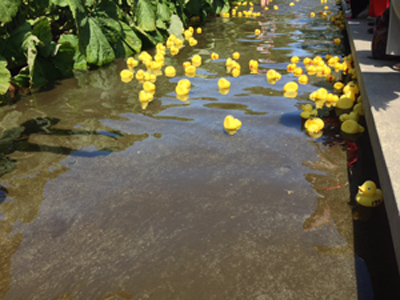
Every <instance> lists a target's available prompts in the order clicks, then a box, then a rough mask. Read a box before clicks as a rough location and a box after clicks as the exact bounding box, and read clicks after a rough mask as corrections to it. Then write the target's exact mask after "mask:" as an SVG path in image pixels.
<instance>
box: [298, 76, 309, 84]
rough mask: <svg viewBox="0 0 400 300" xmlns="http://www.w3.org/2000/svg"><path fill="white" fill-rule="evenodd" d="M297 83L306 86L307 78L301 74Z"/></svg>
mask: <svg viewBox="0 0 400 300" xmlns="http://www.w3.org/2000/svg"><path fill="white" fill-rule="evenodd" d="M298 82H299V83H300V84H307V83H308V76H307V75H305V74H303V75H300V76H299V79H298Z"/></svg>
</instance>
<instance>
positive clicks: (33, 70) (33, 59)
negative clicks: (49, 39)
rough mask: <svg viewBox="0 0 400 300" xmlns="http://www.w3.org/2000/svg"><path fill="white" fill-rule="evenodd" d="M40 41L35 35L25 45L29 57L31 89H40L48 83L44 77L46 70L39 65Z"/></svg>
mask: <svg viewBox="0 0 400 300" xmlns="http://www.w3.org/2000/svg"><path fill="white" fill-rule="evenodd" d="M39 43H40V40H39V39H38V38H37V37H36V36H35V35H30V36H29V37H28V38H27V39H26V40H25V41H24V44H23V47H24V48H26V49H27V56H28V59H27V61H28V67H29V79H30V87H31V88H35V87H40V86H43V85H45V84H46V83H47V80H46V78H45V76H44V70H43V69H42V67H41V65H40V64H38V59H37V58H38V50H37V48H36V46H37V45H39Z"/></svg>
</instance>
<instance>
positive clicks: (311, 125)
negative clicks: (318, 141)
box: [304, 117, 325, 134]
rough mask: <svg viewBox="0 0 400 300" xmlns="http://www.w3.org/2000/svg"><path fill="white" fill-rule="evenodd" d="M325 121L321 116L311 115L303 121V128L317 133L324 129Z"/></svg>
mask: <svg viewBox="0 0 400 300" xmlns="http://www.w3.org/2000/svg"><path fill="white" fill-rule="evenodd" d="M324 126H325V123H324V121H323V120H322V119H321V118H318V117H311V118H309V119H308V120H307V121H306V122H305V123H304V128H305V129H306V131H308V132H309V133H312V134H315V133H319V132H321V131H322V129H324Z"/></svg>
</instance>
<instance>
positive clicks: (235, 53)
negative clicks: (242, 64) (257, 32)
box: [232, 52, 240, 60]
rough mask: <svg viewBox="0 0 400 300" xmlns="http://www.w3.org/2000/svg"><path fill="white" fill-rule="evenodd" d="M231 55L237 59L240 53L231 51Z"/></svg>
mask: <svg viewBox="0 0 400 300" xmlns="http://www.w3.org/2000/svg"><path fill="white" fill-rule="evenodd" d="M232 57H233V59H236V60H238V59H239V58H240V53H239V52H233V54H232Z"/></svg>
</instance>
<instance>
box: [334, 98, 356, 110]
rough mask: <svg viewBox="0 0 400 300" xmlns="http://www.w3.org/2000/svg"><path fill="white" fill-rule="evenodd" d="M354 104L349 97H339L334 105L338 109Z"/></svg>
mask: <svg viewBox="0 0 400 300" xmlns="http://www.w3.org/2000/svg"><path fill="white" fill-rule="evenodd" d="M353 105H354V101H353V100H352V99H351V98H349V97H340V98H339V100H338V102H337V103H336V107H337V108H340V109H344V110H347V109H351V108H352V107H353Z"/></svg>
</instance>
